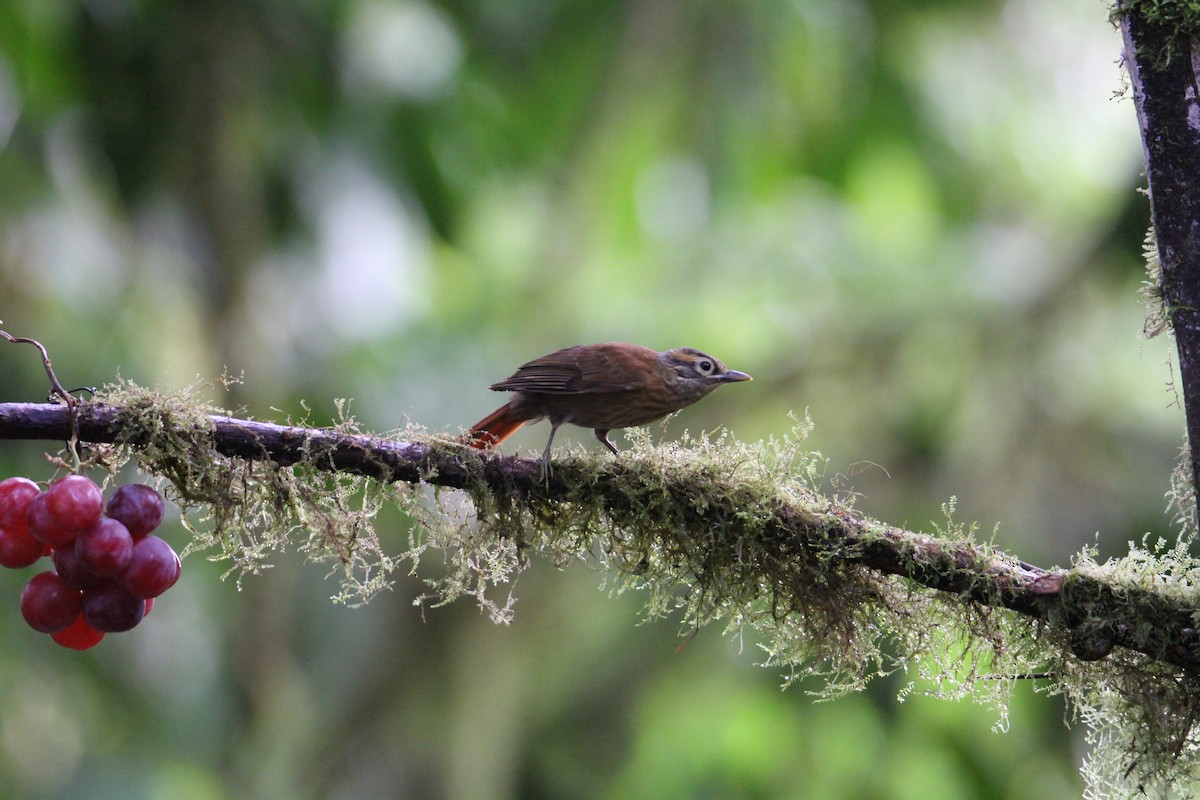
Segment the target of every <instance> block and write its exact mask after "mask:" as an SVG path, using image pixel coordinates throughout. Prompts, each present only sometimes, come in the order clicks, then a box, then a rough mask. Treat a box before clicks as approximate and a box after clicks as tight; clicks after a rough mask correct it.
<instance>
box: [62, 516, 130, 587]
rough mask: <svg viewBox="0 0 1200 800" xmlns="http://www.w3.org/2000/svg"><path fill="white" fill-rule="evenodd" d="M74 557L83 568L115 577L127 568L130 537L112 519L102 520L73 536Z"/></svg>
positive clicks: (105, 518)
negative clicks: (74, 537)
mask: <svg viewBox="0 0 1200 800" xmlns="http://www.w3.org/2000/svg"><path fill="white" fill-rule="evenodd" d="M75 555H76V556H77V557H78V558H79V561H80V562H81V563H82V564H83V566H84V567H85V568H87V569H88V570H89V571H91V572H94V573H96V574H97V575H116V574H117V573H118V572H120V571H121V570H123V569H125V567H127V566H129V557H130V556H131V555H133V537H132V536H130V535H129V531H128V530H127V529H126V528H125V526H124V525H122V524H121V523H119V522H117V521H116V520H115V519H111V518H109V517H102V518H101V519H100V521H99V522H97V523H96V524H95V525H93V526H92V527H90V528H88V529H87V530H85V531H81V532H80V534H79V536H78V537H76V539H75Z"/></svg>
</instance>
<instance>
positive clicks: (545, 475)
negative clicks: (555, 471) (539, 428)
mask: <svg viewBox="0 0 1200 800" xmlns="http://www.w3.org/2000/svg"><path fill="white" fill-rule="evenodd" d="M559 425H562V422H556V421H555V420H553V419H552V420H550V438H549V439H547V440H546V449H545V450H544V451H542V480H543V481H544V482H546V483H549V482H550V445H552V444H554V434H555V433H557V432H558V426H559Z"/></svg>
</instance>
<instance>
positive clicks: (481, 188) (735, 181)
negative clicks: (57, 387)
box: [0, 0, 1183, 800]
mask: <svg viewBox="0 0 1200 800" xmlns="http://www.w3.org/2000/svg"><path fill="white" fill-rule="evenodd" d="M1107 14H1108V8H1107V6H1106V5H1105V4H1104V3H1101V2H1098V1H1097V0H1059V2H1055V3H1044V2H1039V0H1006V1H1002V0H967V2H964V1H963V0H955V1H954V2H948V1H945V0H923V2H916V3H912V2H909V3H897V2H892V1H891V0H799V1H797V2H782V1H779V0H721V1H720V2H718V1H716V0H700V1H699V2H683V0H641V1H633V2H629V1H627V2H616V1H615V0H593V2H571V1H570V0H481V1H479V2H456V1H449V2H401V1H397V2H387V1H385V0H290V1H289V2H284V1H283V0H241V1H240V2H236V3H232V2H220V0H189V2H167V1H166V0H77V1H76V2H69V1H68V0H6V2H3V3H0V187H2V191H0V319H3V320H4V323H5V328H6V329H7V330H8V331H10V332H12V333H13V334H16V335H23V336H32V337H36V338H38V339H40V340H41V341H42V342H44V343H45V344H46V345H47V346H48V347H49V349H50V352H51V355H52V357H53V359H54V363H55V366H56V368H57V370H58V374H59V375H60V376H61V377H62V379H63V381H64V382H65V383H67V385H68V386H76V385H85V384H101V383H104V382H106V381H111V380H113V379H115V378H116V376H117V375H118V374H119V375H121V376H123V377H126V378H129V379H132V380H134V381H136V382H138V383H140V384H142V385H149V386H156V385H157V386H163V387H171V388H179V387H182V386H184V385H186V384H189V383H192V382H194V381H196V380H197V379H200V380H211V379H214V378H215V377H216V376H218V375H219V374H220V373H221V372H222V371H223V370H228V371H229V372H230V373H231V374H234V375H237V374H244V378H245V381H244V384H243V385H242V386H240V387H237V388H235V389H234V390H233V391H232V392H231V393H229V394H221V395H213V396H212V397H213V400H214V401H215V402H217V403H218V404H220V405H223V406H225V407H229V408H240V409H243V410H244V412H245V413H249V414H252V415H254V416H257V417H260V418H267V419H282V418H283V416H284V415H285V414H288V413H302V406H301V401H302V400H303V401H307V403H308V404H309V406H310V407H311V409H312V420H313V421H314V422H316V423H323V422H327V421H328V420H330V419H332V417H333V415H334V399H335V398H343V397H349V398H353V403H352V406H351V410H352V412H353V413H354V414H355V415H356V416H357V417H358V419H359V421H360V422H361V423H362V425H363V426H364V427H366V428H367V429H370V430H378V431H385V430H389V429H391V428H395V427H399V426H401V425H403V424H404V423H405V422H406V420H410V419H411V420H412V421H414V422H416V423H419V424H421V425H424V426H426V427H427V428H429V429H431V430H436V431H457V430H460V429H462V428H463V427H465V426H468V425H470V424H471V423H472V422H474V421H475V420H477V419H479V418H480V417H482V416H483V415H484V414H486V413H487V412H489V411H491V410H492V409H493V408H494V407H495V406H497V405H498V404H499V403H500V402H501V401H502V400H503V398H501V397H499V396H497V395H494V394H492V393H490V392H488V391H487V388H486V387H487V386H488V384H490V383H492V382H494V381H496V380H499V379H501V378H503V377H505V376H506V375H508V374H509V373H510V372H511V371H512V369H513V368H514V367H515V366H517V365H518V364H520V363H522V362H524V361H526V360H528V359H530V358H533V357H536V356H538V355H541V354H543V353H546V352H549V351H551V350H554V349H556V348H558V347H562V346H565V345H570V344H578V343H591V342H598V341H606V340H626V341H633V342H639V343H642V344H645V345H649V346H652V347H655V348H656V349H665V348H668V347H674V346H680V345H687V346H692V347H698V348H701V349H704V350H707V351H709V352H711V353H713V354H715V355H717V356H718V357H720V358H721V359H722V360H724V361H725V362H726V363H727V364H729V365H730V366H731V367H734V368H736V369H740V370H744V371H747V372H750V373H752V374H753V375H754V378H755V380H754V383H752V384H745V385H741V386H738V387H735V388H733V389H727V390H724V391H721V392H718V393H716V394H715V395H713V396H712V397H711V398H709V399H708V400H706V401H705V402H704V403H702V404H700V405H698V406H695V407H694V408H691V409H688V410H687V411H685V412H684V413H683V414H681V415H679V416H678V417H676V418H675V419H674V420H673V421H672V422H671V423H670V425H669V426H668V427H667V429H666V431H665V432H664V431H663V430H662V429H661V428H656V429H654V431H655V433H654V435H655V436H665V437H668V438H670V437H673V436H676V435H678V434H679V433H680V432H681V431H682V430H684V429H685V428H686V429H688V430H690V431H693V432H695V431H698V430H701V429H714V428H716V427H718V426H722V425H724V426H727V427H728V428H730V429H732V430H733V431H734V432H735V433H736V435H737V436H738V437H740V438H744V439H759V438H763V437H767V436H771V435H780V434H784V433H786V432H787V431H788V430H789V429H790V428H791V427H792V425H793V422H792V421H791V420H790V419H789V413H792V412H794V413H796V414H799V415H803V414H804V412H805V410H806V409H807V410H808V411H809V412H810V413H811V415H812V417H813V420H814V421H815V423H816V429H815V432H814V433H813V434H812V435H811V437H810V439H809V442H810V444H811V446H812V447H813V448H814V449H816V450H819V451H821V452H822V453H823V454H824V455H825V456H826V457H827V458H828V461H829V469H828V475H827V488H830V489H835V488H836V489H838V490H843V491H854V492H857V493H860V495H861V499H860V500H859V507H860V508H861V509H862V510H863V511H864V512H865V513H868V514H870V515H872V516H876V517H879V518H881V519H885V520H887V521H889V522H893V523H895V524H898V525H907V526H911V527H916V528H924V529H929V528H930V527H931V525H932V524H934V522H936V521H937V520H939V519H940V518H941V512H940V506H941V504H942V503H944V502H946V501H947V500H948V499H949V498H950V497H951V496H957V498H958V512H957V518H959V519H963V520H977V521H978V523H979V525H980V530H981V534H982V535H984V536H987V535H990V534H991V532H992V530H993V528H994V526H996V525H997V524H998V525H999V527H998V529H997V530H996V532H995V535H994V536H995V541H996V543H997V544H998V545H999V546H1000V547H1002V548H1003V549H1005V550H1008V551H1010V552H1013V553H1016V554H1019V555H1020V556H1021V557H1022V558H1024V559H1026V560H1028V561H1031V562H1033V563H1036V564H1040V565H1044V566H1051V565H1054V564H1065V563H1067V562H1068V561H1069V560H1070V558H1071V556H1072V554H1074V553H1076V552H1078V551H1079V550H1080V549H1081V548H1082V547H1084V546H1085V545H1087V544H1089V543H1096V544H1097V545H1098V547H1099V550H1100V553H1101V556H1102V557H1106V556H1109V555H1120V554H1122V553H1124V552H1125V551H1126V549H1127V542H1128V541H1129V540H1131V539H1136V538H1140V537H1141V535H1142V534H1143V533H1144V532H1147V531H1150V532H1153V533H1155V534H1162V535H1170V533H1171V531H1170V530H1169V528H1168V527H1167V520H1168V518H1167V515H1166V514H1165V513H1164V506H1165V502H1164V499H1163V494H1164V492H1165V490H1166V489H1167V486H1168V476H1169V471H1170V469H1171V467H1172V465H1173V462H1174V460H1175V457H1176V455H1177V452H1178V449H1179V445H1180V443H1181V441H1182V433H1183V415H1182V411H1181V410H1180V409H1179V408H1178V405H1177V403H1176V402H1175V398H1174V395H1173V394H1172V391H1171V389H1170V382H1171V369H1170V360H1171V348H1170V342H1169V341H1167V338H1166V337H1162V338H1158V339H1153V340H1146V339H1145V338H1144V337H1142V335H1141V333H1142V324H1143V317H1144V310H1143V308H1142V307H1141V305H1140V304H1139V301H1138V300H1139V299H1138V289H1139V285H1140V284H1141V282H1142V280H1143V277H1144V276H1143V272H1142V265H1141V263H1142V262H1141V257H1140V249H1141V241H1142V237H1143V234H1144V231H1145V228H1146V225H1147V221H1148V211H1147V204H1146V201H1145V198H1144V197H1143V196H1141V195H1140V194H1139V193H1138V191H1137V190H1138V188H1139V187H1140V186H1142V185H1143V178H1142V175H1141V169H1142V164H1141V148H1140V143H1139V140H1138V134H1137V128H1136V117H1135V112H1134V108H1133V105H1132V102H1131V100H1130V99H1129V98H1128V97H1127V96H1124V95H1123V94H1122V93H1123V87H1124V80H1123V76H1122V73H1121V70H1120V67H1119V63H1118V59H1119V56H1120V49H1121V41H1120V36H1119V34H1118V32H1117V31H1116V30H1114V29H1113V28H1112V27H1111V26H1110V25H1109V23H1108V21H1107ZM0 389H2V390H3V391H2V392H0V401H36V400H40V399H42V398H44V397H45V394H46V385H45V379H44V375H43V373H42V371H41V365H40V363H39V362H38V359H37V356H36V352H35V351H33V350H32V349H31V348H27V347H12V346H5V347H0ZM564 433H566V431H564ZM546 434H547V430H546V427H545V425H542V426H538V427H534V428H533V429H532V430H527V431H523V432H522V433H520V434H519V435H518V436H516V437H514V438H513V439H512V440H510V442H509V443H506V445H505V449H506V450H510V451H528V450H540V448H541V446H542V444H543V442H544V441H545V439H544V437H545V436H546ZM560 441H561V446H562V447H566V446H567V445H568V442H575V443H577V445H576V446H583V447H587V448H589V449H591V450H596V449H597V448H598V445H596V443H595V442H594V441H593V440H591V439H590V433H589V432H587V431H578V430H572V431H570V432H569V435H564V436H562V438H561V439H560ZM617 441H618V443H620V439H619V438H618V439H617ZM52 447H53V445H52V444H50V443H13V442H2V443H0V474H2V475H27V476H29V477H32V478H34V479H36V480H45V479H47V478H49V477H50V476H51V472H50V468H49V466H48V465H47V464H46V463H45V461H44V458H43V457H42V453H43V452H44V451H45V450H47V449H51V448H52ZM128 479H130V480H136V479H137V477H136V475H130V476H128ZM177 520H178V512H177V511H169V512H168V523H167V525H166V526H165V527H164V533H163V535H164V536H165V538H167V539H168V540H170V541H172V543H173V544H175V545H176V547H177V548H181V547H182V546H183V544H184V543H185V542H186V535H185V532H184V531H183V529H182V528H181V527H180V526H179V525H178V522H177ZM380 530H381V533H382V535H383V538H384V540H385V542H388V543H389V544H390V546H391V547H392V549H393V550H394V551H395V552H398V551H400V550H402V549H403V548H404V547H405V545H406V543H407V537H408V532H407V528H406V523H405V520H403V519H400V518H399V516H398V515H396V514H390V513H389V514H385V515H384V516H383V518H382V519H381V521H380ZM437 561H438V559H437V558H436V557H434V558H432V559H431V561H430V564H429V568H430V569H434V570H436V569H437ZM274 563H275V567H274V568H273V569H271V570H269V571H268V572H266V573H264V574H262V575H260V576H253V577H248V578H246V579H245V580H244V581H243V582H242V584H241V587H240V589H239V587H238V585H237V583H236V582H235V581H233V580H224V581H222V580H221V578H220V576H221V574H222V572H223V571H224V569H225V566H224V565H222V564H212V563H209V562H206V561H205V560H204V559H203V557H201V556H192V557H190V558H188V559H187V560H186V561H185V564H184V573H183V579H182V580H181V582H180V583H179V584H178V585H177V586H176V587H175V588H174V589H173V590H172V591H171V592H170V593H168V595H166V596H165V597H164V598H162V600H161V601H160V602H159V604H158V605H157V606H156V607H155V610H154V613H153V614H152V615H151V616H150V617H149V618H148V619H147V620H146V622H145V623H144V624H143V625H142V626H141V627H139V628H138V629H137V630H135V631H133V632H131V633H129V634H124V635H119V636H110V637H109V638H108V639H107V640H106V641H104V642H103V643H102V644H101V645H100V646H99V647H97V648H96V649H94V650H91V651H88V652H86V653H82V654H81V653H75V652H69V651H65V650H63V649H61V648H59V647H57V646H56V645H54V644H53V643H51V642H50V641H49V640H48V638H47V637H45V636H42V635H39V634H36V633H34V632H33V631H31V630H30V629H28V628H27V627H26V626H25V624H24V622H23V621H22V619H21V617H20V614H19V612H18V610H17V600H18V597H19V594H20V590H21V587H22V586H23V584H24V582H25V581H26V580H27V578H28V575H26V574H24V573H7V574H4V575H0V604H4V605H6V606H7V607H8V609H9V612H8V613H6V614H0V785H2V786H4V787H6V788H5V790H4V791H5V793H9V794H10V795H11V796H14V797H16V796H20V797H29V798H68V797H70V798H79V797H88V798H109V797H111V798H172V799H173V800H219V799H221V798H278V797H289V798H338V799H340V798H393V797H395V798H403V797H419V798H498V799H499V798H560V797H563V798H565V797H597V798H776V797H778V798H826V797H828V798H909V797H913V798H917V797H919V798H922V799H923V800H930V799H931V798H941V797H947V798H951V797H954V798H959V797H987V798H1001V797H1014V798H1015V797H1020V798H1043V797H1045V798H1052V797H1071V796H1078V795H1079V794H1080V793H1081V792H1082V784H1081V782H1080V779H1079V777H1078V773H1077V769H1078V764H1079V761H1080V759H1081V757H1082V755H1083V753H1084V752H1085V751H1084V745H1083V742H1082V735H1081V733H1082V731H1081V727H1080V726H1079V725H1076V726H1074V727H1073V728H1068V727H1067V726H1066V725H1065V724H1064V716H1067V717H1069V712H1067V711H1066V710H1065V709H1064V708H1063V706H1062V704H1061V702H1059V701H1058V700H1057V699H1056V698H1048V697H1045V696H1044V695H1042V694H1038V693H1036V692H1035V686H1033V685H1024V686H1021V687H1020V688H1019V689H1018V692H1017V696H1016V697H1015V699H1014V703H1013V707H1012V714H1011V720H1010V722H1009V724H1008V729H1007V730H1006V731H1003V732H1002V731H996V730H993V727H994V725H995V724H996V722H997V715H996V713H995V711H994V710H991V709H987V708H980V707H977V706H974V705H972V704H971V703H965V702H964V703H950V702H944V701H936V700H931V699H927V698H922V697H919V696H917V697H910V698H908V699H907V700H906V701H905V702H903V703H900V702H898V701H897V700H896V694H897V692H898V691H899V690H900V689H901V688H902V687H903V686H904V685H905V682H906V680H907V679H906V678H905V676H904V675H899V676H893V677H890V678H885V679H880V680H878V681H876V682H875V683H873V684H872V685H871V687H870V688H869V690H868V691H866V692H864V693H862V694H859V695H856V696H852V697H849V698H845V699H842V700H838V701H834V702H829V703H815V702H814V701H813V699H812V698H811V697H810V695H809V694H808V692H809V691H811V690H814V689H818V688H820V687H819V685H816V684H812V683H804V682H802V683H800V684H799V685H796V686H793V687H792V688H790V689H788V690H786V691H781V689H780V684H781V681H782V679H783V676H782V675H780V674H778V673H776V672H774V671H772V670H770V669H764V668H762V667H760V666H756V664H757V662H759V661H760V660H761V654H760V653H759V652H758V651H757V650H756V649H755V648H754V646H753V644H752V643H748V642H747V643H744V644H743V643H741V642H739V641H737V640H732V639H730V638H728V637H724V636H723V635H722V634H721V633H720V631H718V630H716V629H713V630H704V631H701V632H700V634H699V635H698V636H697V637H696V638H695V639H693V640H692V641H690V642H689V643H688V644H687V646H686V647H684V648H683V649H681V650H678V651H677V647H678V645H679V644H680V643H681V641H683V638H684V637H685V636H686V635H687V634H688V632H687V631H681V630H680V628H679V625H678V622H677V621H672V620H668V621H658V622H650V623H644V622H643V621H642V615H641V613H640V611H641V603H642V599H641V598H639V597H637V596H636V595H634V594H627V595H623V596H620V597H615V598H614V597H611V596H609V594H608V592H607V591H606V590H603V589H600V588H599V587H600V584H601V580H602V576H601V575H599V574H598V573H597V572H596V570H595V569H594V568H592V567H590V566H588V565H576V566H573V567H571V568H569V569H567V570H563V571H558V570H555V569H553V568H552V566H550V565H549V564H544V563H538V564H535V565H534V567H533V569H531V570H530V571H529V572H528V573H526V574H525V575H523V576H522V577H521V578H520V580H519V582H518V584H517V586H516V594H517V596H518V598H519V601H518V603H517V605H516V619H515V622H514V623H513V624H512V625H511V626H508V627H497V626H495V625H493V624H492V623H490V622H489V621H488V620H487V618H486V617H485V616H484V615H482V614H481V613H480V612H479V610H478V609H477V608H475V607H474V606H472V605H471V604H470V603H469V602H460V603H459V604H457V605H454V606H451V607H447V608H440V609H426V610H425V612H424V615H422V612H421V610H420V609H418V608H415V607H414V606H413V604H412V600H413V598H414V597H415V596H417V595H418V594H420V593H421V591H422V586H421V584H420V581H419V580H418V579H414V578H407V577H404V576H398V578H397V583H396V586H395V590H394V591H393V592H391V593H385V594H383V595H381V596H379V597H378V598H377V599H376V600H374V601H373V602H372V603H371V604H370V605H369V606H367V607H365V608H346V607H343V606H336V605H333V604H331V603H330V602H329V597H330V595H331V594H333V593H334V592H335V591H336V590H337V585H336V581H334V580H327V579H326V569H325V568H324V567H320V566H313V565H306V564H304V563H302V561H301V558H300V557H299V556H297V555H295V554H291V553H288V554H281V555H279V556H278V557H277V558H275V559H274ZM29 572H30V573H32V570H29Z"/></svg>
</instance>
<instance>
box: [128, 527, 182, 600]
mask: <svg viewBox="0 0 1200 800" xmlns="http://www.w3.org/2000/svg"><path fill="white" fill-rule="evenodd" d="M180 569H181V565H180V563H179V556H177V555H175V551H174V550H172V549H171V545H169V544H167V543H166V542H165V541H163V540H162V539H160V538H158V537H157V536H154V535H149V536H143V537H142V538H140V539H135V540H134V542H133V555H132V556H131V557H130V559H129V566H127V567H126V568H125V571H124V572H122V573H121V574H120V575H118V576H117V582H118V583H120V584H121V585H122V586H124V587H125V588H126V589H127V590H128V591H129V592H131V593H132V594H134V595H136V596H138V597H142V598H147V597H158V596H159V595H160V594H162V593H163V592H165V591H166V590H167V589H170V588H171V587H172V586H173V585H174V584H175V581H177V580H179V572H180Z"/></svg>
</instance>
